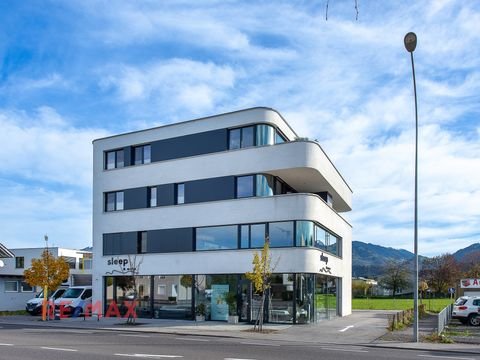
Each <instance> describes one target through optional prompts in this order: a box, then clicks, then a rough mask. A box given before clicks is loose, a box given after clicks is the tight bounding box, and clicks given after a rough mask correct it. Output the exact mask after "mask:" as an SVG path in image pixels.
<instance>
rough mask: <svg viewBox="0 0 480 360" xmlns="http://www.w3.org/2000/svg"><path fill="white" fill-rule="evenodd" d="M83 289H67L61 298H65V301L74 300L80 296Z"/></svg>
mask: <svg viewBox="0 0 480 360" xmlns="http://www.w3.org/2000/svg"><path fill="white" fill-rule="evenodd" d="M82 291H83V289H72V288H70V289H68V290H67V291H65V294H63V296H62V298H67V299H74V298H77V297H79V296H80V294H81V293H82Z"/></svg>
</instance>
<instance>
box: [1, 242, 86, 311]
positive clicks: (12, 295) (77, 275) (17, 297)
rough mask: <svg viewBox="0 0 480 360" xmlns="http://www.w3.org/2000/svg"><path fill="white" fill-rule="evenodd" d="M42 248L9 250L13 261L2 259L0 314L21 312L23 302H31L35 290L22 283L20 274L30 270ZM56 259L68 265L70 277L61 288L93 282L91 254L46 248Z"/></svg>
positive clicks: (40, 254) (22, 278)
mask: <svg viewBox="0 0 480 360" xmlns="http://www.w3.org/2000/svg"><path fill="white" fill-rule="evenodd" d="M44 250H45V248H26V249H10V251H11V252H12V254H13V258H8V259H3V260H2V262H3V264H4V266H3V267H0V311H5V310H24V309H25V303H26V302H27V300H29V299H31V298H32V297H33V296H34V295H35V293H36V292H37V291H40V290H41V289H40V288H38V289H35V288H34V287H32V286H30V285H28V284H27V283H26V282H25V281H24V277H23V272H24V271H25V269H27V268H29V267H30V265H31V263H32V259H39V258H40V257H41V256H42V252H43V251H44ZM49 251H50V253H51V254H52V255H53V256H55V257H59V256H63V257H64V258H65V259H66V260H67V262H68V263H69V265H70V278H69V279H65V283H64V285H85V284H90V283H91V281H92V266H91V265H92V260H91V255H92V253H91V252H87V251H81V250H73V249H63V248H58V247H51V248H49Z"/></svg>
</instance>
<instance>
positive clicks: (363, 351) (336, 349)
mask: <svg viewBox="0 0 480 360" xmlns="http://www.w3.org/2000/svg"><path fill="white" fill-rule="evenodd" d="M321 349H322V350H333V351H346V352H359V353H366V352H368V350H353V349H339V348H328V347H322V348H321Z"/></svg>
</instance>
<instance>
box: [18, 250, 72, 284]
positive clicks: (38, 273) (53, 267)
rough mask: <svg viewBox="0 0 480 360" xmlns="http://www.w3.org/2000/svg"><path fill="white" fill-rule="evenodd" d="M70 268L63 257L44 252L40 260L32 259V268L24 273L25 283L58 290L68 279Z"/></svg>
mask: <svg viewBox="0 0 480 360" xmlns="http://www.w3.org/2000/svg"><path fill="white" fill-rule="evenodd" d="M69 274H70V268H69V266H68V263H67V262H66V261H65V259H64V258H62V257H58V258H56V257H54V256H53V255H52V254H51V253H50V252H49V251H47V250H44V251H43V253H42V256H41V258H40V259H32V265H31V266H30V268H28V269H26V270H25V271H24V272H23V276H24V277H25V281H26V282H27V283H28V284H29V285H30V286H41V287H42V288H43V287H45V286H47V287H48V288H49V289H51V290H55V289H56V288H58V287H59V286H60V285H61V284H62V282H64V281H65V280H66V279H68V276H69Z"/></svg>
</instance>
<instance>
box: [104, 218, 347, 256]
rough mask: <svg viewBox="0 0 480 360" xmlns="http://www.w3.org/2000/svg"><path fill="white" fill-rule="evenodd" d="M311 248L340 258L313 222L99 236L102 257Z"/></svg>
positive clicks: (337, 240)
mask: <svg viewBox="0 0 480 360" xmlns="http://www.w3.org/2000/svg"><path fill="white" fill-rule="evenodd" d="M266 239H268V241H269V243H270V247H272V248H279V247H313V248H318V249H321V250H322V251H325V252H328V253H330V254H333V255H336V256H339V257H341V256H342V246H341V245H342V239H341V237H339V236H337V235H335V234H333V233H332V232H331V231H329V230H327V229H326V228H324V227H322V226H320V225H319V224H317V223H315V222H313V221H306V220H292V221H275V222H266V223H254V224H240V225H221V226H208V227H198V228H178V229H161V230H148V231H132V232H124V233H113V234H103V255H126V254H145V253H173V252H192V251H208V250H236V249H258V248H261V247H263V245H264V243H265V240H266Z"/></svg>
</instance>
